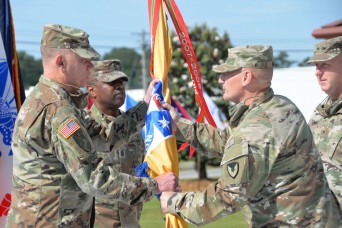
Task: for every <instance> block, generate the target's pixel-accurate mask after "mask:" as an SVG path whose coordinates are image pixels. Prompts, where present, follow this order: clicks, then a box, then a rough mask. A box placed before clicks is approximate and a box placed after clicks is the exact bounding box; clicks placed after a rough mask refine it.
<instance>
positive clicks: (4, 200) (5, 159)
mask: <svg viewBox="0 0 342 228" xmlns="http://www.w3.org/2000/svg"><path fill="white" fill-rule="evenodd" d="M0 32H1V36H0V186H1V187H0V227H4V226H5V222H6V217H7V214H8V211H9V208H10V205H11V191H12V150H11V143H12V134H13V128H14V123H15V119H16V117H17V114H18V109H19V108H20V106H21V104H22V102H23V100H24V99H25V92H24V87H23V86H22V82H21V78H20V71H19V62H18V56H17V52H16V43H15V35H14V26H13V19H12V13H11V7H10V2H9V0H0Z"/></svg>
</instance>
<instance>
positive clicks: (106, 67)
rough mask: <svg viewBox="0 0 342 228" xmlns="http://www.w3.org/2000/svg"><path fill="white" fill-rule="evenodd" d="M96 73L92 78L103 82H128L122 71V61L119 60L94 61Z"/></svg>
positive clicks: (93, 73)
mask: <svg viewBox="0 0 342 228" xmlns="http://www.w3.org/2000/svg"><path fill="white" fill-rule="evenodd" d="M92 63H93V65H94V71H93V72H92V73H91V75H90V77H91V78H96V79H97V80H99V81H102V82H112V81H115V80H117V79H120V78H122V79H123V80H125V81H128V77H127V75H126V74H125V73H124V72H122V71H121V61H120V60H118V59H111V60H103V61H92Z"/></svg>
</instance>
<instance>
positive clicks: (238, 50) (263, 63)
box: [213, 45, 273, 73]
mask: <svg viewBox="0 0 342 228" xmlns="http://www.w3.org/2000/svg"><path fill="white" fill-rule="evenodd" d="M272 61H273V49H272V46H269V45H255V46H238V47H234V48H228V58H227V60H226V61H225V62H224V63H222V64H220V65H214V66H213V71H215V72H217V73H225V72H232V71H235V70H238V69H241V68H259V69H270V68H272V67H273V64H272Z"/></svg>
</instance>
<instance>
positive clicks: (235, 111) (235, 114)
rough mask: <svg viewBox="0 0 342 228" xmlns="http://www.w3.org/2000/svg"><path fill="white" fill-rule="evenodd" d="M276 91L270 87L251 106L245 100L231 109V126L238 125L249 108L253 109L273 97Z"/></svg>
mask: <svg viewBox="0 0 342 228" xmlns="http://www.w3.org/2000/svg"><path fill="white" fill-rule="evenodd" d="M273 95H274V92H273V89H272V88H269V89H268V90H267V91H266V92H265V93H264V94H263V95H261V96H260V97H258V98H257V99H256V100H254V101H253V103H252V104H251V105H249V106H247V105H245V104H244V102H241V103H239V104H237V105H234V107H233V108H232V109H231V110H230V113H231V118H230V120H229V124H230V126H231V127H236V126H237V125H238V123H239V122H240V120H241V117H242V116H243V115H244V114H246V113H247V112H246V111H247V110H252V109H253V108H255V107H257V106H258V105H260V104H261V103H263V102H265V101H266V100H268V99H270V98H271V97H273Z"/></svg>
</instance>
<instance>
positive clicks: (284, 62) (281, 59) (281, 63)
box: [273, 51, 296, 68]
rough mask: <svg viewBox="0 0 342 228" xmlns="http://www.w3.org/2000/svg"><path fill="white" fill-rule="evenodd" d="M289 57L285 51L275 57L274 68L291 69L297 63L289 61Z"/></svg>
mask: <svg viewBox="0 0 342 228" xmlns="http://www.w3.org/2000/svg"><path fill="white" fill-rule="evenodd" d="M288 57H289V55H288V54H287V52H285V51H280V52H279V54H278V55H277V56H274V57H273V66H274V68H286V67H290V66H291V65H292V64H294V63H295V62H296V61H292V60H289V59H288Z"/></svg>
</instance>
